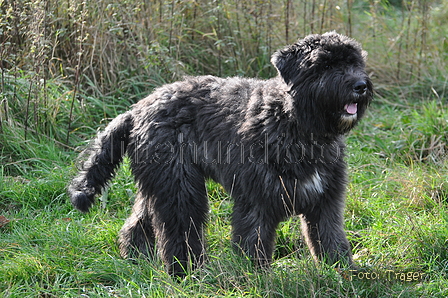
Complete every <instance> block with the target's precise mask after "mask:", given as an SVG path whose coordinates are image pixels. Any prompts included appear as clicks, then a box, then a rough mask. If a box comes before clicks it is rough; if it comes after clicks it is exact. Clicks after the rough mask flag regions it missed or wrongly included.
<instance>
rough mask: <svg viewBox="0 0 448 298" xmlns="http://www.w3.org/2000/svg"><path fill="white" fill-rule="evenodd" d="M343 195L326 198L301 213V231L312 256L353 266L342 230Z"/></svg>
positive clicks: (330, 262)
mask: <svg viewBox="0 0 448 298" xmlns="http://www.w3.org/2000/svg"><path fill="white" fill-rule="evenodd" d="M343 200H344V199H343V197H342V198H339V200H338V199H336V200H334V199H333V200H328V201H326V202H325V204H321V205H318V206H315V207H314V208H313V209H312V210H310V211H308V212H306V213H303V214H302V215H301V221H302V225H301V227H302V232H303V234H304V236H305V240H306V242H307V244H308V247H309V248H310V250H311V253H312V255H313V257H314V258H315V259H316V260H322V261H325V262H327V263H328V264H335V263H337V262H340V265H341V266H353V260H352V254H351V248H350V244H349V242H348V240H347V237H346V234H345V232H344V222H343V212H344V203H343Z"/></svg>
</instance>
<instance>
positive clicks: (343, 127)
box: [338, 113, 358, 133]
mask: <svg viewBox="0 0 448 298" xmlns="http://www.w3.org/2000/svg"><path fill="white" fill-rule="evenodd" d="M357 121H358V113H355V114H347V113H343V114H342V115H341V117H340V118H339V123H338V129H339V131H340V132H341V133H346V132H348V131H349V130H350V129H352V128H353V127H354V126H355V124H356V122H357Z"/></svg>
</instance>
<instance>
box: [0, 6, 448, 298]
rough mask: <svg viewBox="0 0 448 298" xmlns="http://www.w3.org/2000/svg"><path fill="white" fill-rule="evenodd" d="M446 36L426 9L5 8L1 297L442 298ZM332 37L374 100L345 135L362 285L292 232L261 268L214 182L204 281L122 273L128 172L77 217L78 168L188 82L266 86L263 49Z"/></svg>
mask: <svg viewBox="0 0 448 298" xmlns="http://www.w3.org/2000/svg"><path fill="white" fill-rule="evenodd" d="M447 20H448V4H447V3H446V1H429V0H408V1H400V0H391V1H385V0H375V1H373V0H372V1H353V0H345V1H339V0H322V1H318V0H312V1H293V0H284V1H278V0H270V1H255V0H254V1H249V0H244V1H237V0H215V1H211V0H210V1H205V0H184V1H177V0H171V1H168V0H157V1H134V0H125V1H116V0H102V1H90V2H88V1H80V0H58V1H56V0H16V1H0V69H1V73H0V75H1V77H0V120H1V122H0V297H447V296H448V88H447V87H448V39H447V38H448V21H447ZM329 30H336V31H338V32H339V33H342V34H348V35H350V36H352V37H354V38H355V39H357V40H358V41H359V42H361V43H362V45H363V47H364V49H365V50H367V51H368V52H369V56H368V65H367V67H368V71H369V74H370V76H371V77H372V79H373V82H374V86H375V99H374V102H373V103H372V105H371V107H370V108H369V110H368V111H367V114H366V116H365V118H364V119H363V121H362V122H361V123H360V125H358V126H357V127H356V128H355V129H354V130H353V131H352V132H351V133H350V134H349V135H348V136H347V146H348V150H347V151H348V156H347V162H348V164H349V178H350V183H349V185H348V190H347V205H346V211H345V226H346V231H347V234H348V237H349V240H350V243H351V245H352V247H353V253H354V258H355V261H356V263H357V264H358V266H359V267H360V268H361V270H360V271H359V272H351V271H342V272H341V271H339V270H337V269H336V268H334V267H331V266H327V265H324V264H316V263H314V262H313V260H312V258H311V256H310V254H309V252H308V249H307V247H306V245H304V243H303V239H302V237H301V235H300V220H298V218H292V219H290V220H288V221H286V222H284V223H282V224H281V226H280V227H279V229H278V231H277V244H276V249H275V256H274V263H273V265H272V268H270V269H268V270H260V269H257V268H254V267H253V266H252V264H251V263H250V261H249V260H248V259H246V258H244V257H241V256H239V255H237V254H235V253H234V252H233V251H232V248H231V244H230V232H231V227H230V216H231V208H232V200H231V198H230V197H229V195H228V194H227V193H225V192H224V191H223V189H222V187H221V186H220V185H219V184H216V183H214V182H212V181H207V188H208V193H209V198H210V214H209V217H210V219H209V225H208V226H207V229H206V234H207V249H208V251H207V253H208V260H207V262H206V264H205V266H204V267H202V268H200V269H198V270H196V271H194V272H191V273H190V274H189V275H188V276H187V277H186V278H185V279H182V280H175V279H173V278H172V277H170V276H169V275H167V274H166V272H165V270H164V267H163V265H162V264H161V262H160V261H157V260H155V261H153V262H148V261H146V260H138V261H137V262H136V263H132V262H129V261H127V260H123V259H121V258H120V256H119V252H118V247H117V245H116V237H117V233H118V230H119V229H120V227H121V226H122V224H123V222H124V219H125V218H126V217H127V216H128V214H129V213H130V209H131V206H132V201H133V198H134V195H135V185H134V181H133V179H132V176H131V173H130V169H129V166H128V161H125V163H124V165H123V166H122V167H121V168H120V170H119V172H118V173H117V176H116V178H115V179H114V180H113V182H112V183H111V185H110V187H109V189H108V191H107V193H106V194H105V195H103V196H102V197H101V198H99V200H98V202H97V204H96V205H95V207H94V208H93V210H92V211H91V212H90V213H88V214H81V213H79V212H77V211H75V210H74V209H73V208H72V206H71V205H70V203H69V201H68V197H67V194H66V186H67V184H68V181H69V179H70V177H72V176H73V175H74V174H75V172H76V165H77V163H78V162H77V160H76V159H77V155H78V154H79V152H80V151H81V150H82V149H83V148H85V147H86V146H87V144H88V143H89V140H90V138H91V137H93V136H94V135H95V134H96V132H97V131H98V130H100V129H102V128H104V127H105V125H106V124H107V123H108V121H109V120H110V119H111V118H113V117H115V116H116V115H118V114H119V113H121V112H124V111H125V110H126V109H128V107H129V105H131V104H132V103H135V102H136V101H137V100H138V99H140V98H142V97H144V96H145V95H146V94H148V93H150V92H151V91H152V90H153V89H154V88H155V87H157V86H160V85H162V84H164V83H167V82H172V81H175V80H177V79H179V78H181V77H182V76H184V75H200V74H212V75H218V76H235V75H239V76H250V77H259V78H268V77H272V76H274V75H276V73H275V70H274V68H273V67H272V66H271V65H270V62H269V60H270V55H271V53H272V52H273V51H274V50H276V49H277V48H280V47H282V46H284V45H285V44H289V43H293V42H294V41H295V40H296V39H297V38H299V37H303V36H304V35H306V34H309V33H321V32H325V31H329Z"/></svg>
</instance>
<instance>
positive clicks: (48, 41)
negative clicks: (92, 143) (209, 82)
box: [0, 0, 448, 145]
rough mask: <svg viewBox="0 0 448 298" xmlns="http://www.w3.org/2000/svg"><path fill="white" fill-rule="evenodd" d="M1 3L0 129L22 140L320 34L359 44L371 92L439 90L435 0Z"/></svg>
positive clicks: (440, 7)
mask: <svg viewBox="0 0 448 298" xmlns="http://www.w3.org/2000/svg"><path fill="white" fill-rule="evenodd" d="M0 10H1V14H0V69H1V74H0V75H1V77H0V96H1V97H0V103H1V104H0V106H1V109H0V110H1V113H0V117H1V120H2V121H1V123H2V124H1V126H0V132H1V130H2V126H4V125H9V124H11V123H12V122H18V123H20V125H21V126H22V127H23V129H24V138H25V139H28V138H29V137H31V134H32V132H33V131H36V132H38V134H34V135H35V136H39V137H40V136H41V134H43V135H45V136H46V137H51V138H54V139H55V140H56V141H58V142H62V143H64V144H66V145H71V144H76V143H77V139H76V135H78V136H79V134H78V133H77V132H78V129H79V128H80V127H81V126H83V125H88V126H95V125H96V124H95V123H98V122H99V121H100V120H101V119H103V118H107V117H113V116H115V115H116V110H117V109H118V110H119V111H121V110H122V109H124V106H127V105H129V104H130V103H132V102H135V101H136V100H138V99H139V98H141V97H143V96H144V95H145V94H147V93H149V92H150V91H151V90H152V89H153V88H154V87H155V86H158V85H161V84H163V83H165V82H169V81H173V80H175V79H178V78H180V77H182V76H183V75H186V74H194V75H199V74H214V75H220V76H233V75H245V76H257V77H270V76H273V75H275V70H274V69H273V67H271V66H270V63H269V59H270V55H271V54H272V52H273V51H274V50H275V49H277V48H278V47H281V46H283V45H285V44H287V43H292V42H294V41H295V40H296V39H297V38H298V37H302V36H304V35H306V34H309V33H322V32H324V31H328V30H337V31H339V32H340V33H344V34H349V35H351V36H353V37H354V38H356V39H358V40H359V41H360V42H361V43H363V45H364V48H365V49H366V50H367V51H368V52H369V57H370V58H369V63H368V67H369V70H370V72H371V75H372V77H373V78H374V81H375V83H376V87H377V88H376V89H377V91H378V93H379V95H380V96H387V95H390V94H391V93H393V94H394V95H397V94H398V95H399V96H400V97H399V99H400V100H401V101H406V100H407V99H408V98H409V97H410V96H412V97H414V98H415V97H416V98H421V99H427V98H430V99H434V98H435V99H438V100H439V101H441V100H442V99H443V98H444V97H445V96H446V88H447V78H446V69H447V60H448V58H447V55H446V53H447V39H446V36H447V34H448V29H447V26H444V22H445V20H446V18H447V14H448V5H447V4H446V3H445V2H443V1H442V2H439V1H427V0H412V1H398V0H397V1H391V2H388V1H385V0H375V1H369V2H356V1H352V0H348V1H342V0H325V1H324V0H322V1H299V2H296V1H277V0H270V1H235V0H218V1H205V0H186V1H173V0H158V1H140V2H139V1H132V0H129V1H118V2H117V1H115V0H103V1H79V0H74V1H72V0H70V1H68V0H62V1H61V0H58V1H56V0H17V1H2V2H1V7H0ZM54 92H57V93H59V94H55V93H54ZM55 101H56V102H55ZM61 104H62V105H64V108H63V109H59V107H60V106H61ZM98 105H100V106H103V108H100V107H99V106H98ZM89 106H93V107H94V109H93V110H90V109H88V107H89ZM105 106H113V107H114V108H112V109H108V108H104V107H105ZM80 110H82V111H83V113H84V114H87V115H86V117H85V118H84V119H79V114H80V113H79V111H80ZM98 111H102V112H101V113H98ZM86 118H89V119H86ZM55 119H59V121H61V122H64V123H63V124H62V123H60V122H59V123H58V121H56V120H55ZM15 125H16V124H15ZM16 126H17V125H16ZM30 132H31V133H30ZM72 135H75V139H71V137H72Z"/></svg>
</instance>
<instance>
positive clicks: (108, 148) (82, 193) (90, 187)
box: [68, 112, 133, 212]
mask: <svg viewBox="0 0 448 298" xmlns="http://www.w3.org/2000/svg"><path fill="white" fill-rule="evenodd" d="M132 127H133V120H132V115H131V113H130V112H127V113H124V114H121V115H119V116H118V117H117V118H115V119H114V120H112V122H111V123H110V124H109V125H108V126H107V127H106V129H105V131H104V132H102V133H100V134H98V136H97V138H96V139H95V141H94V142H93V145H92V146H91V147H89V148H88V149H86V151H84V154H87V155H89V157H88V159H87V160H86V161H85V162H84V163H83V165H82V166H81V169H80V171H79V174H78V176H76V177H75V178H74V179H73V180H72V181H71V183H70V185H69V187H68V193H69V195H70V201H71V202H72V204H73V206H75V207H76V208H77V209H78V210H80V211H82V212H88V211H89V209H90V207H91V206H92V204H93V202H94V198H95V195H97V194H100V193H101V191H102V190H103V188H104V186H105V185H106V184H107V182H108V181H109V180H110V179H111V178H112V177H113V176H114V173H115V170H116V169H117V167H118V166H119V164H120V163H121V161H122V160H123V155H124V154H125V152H126V148H127V146H128V143H129V135H130V131H131V129H132Z"/></svg>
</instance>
